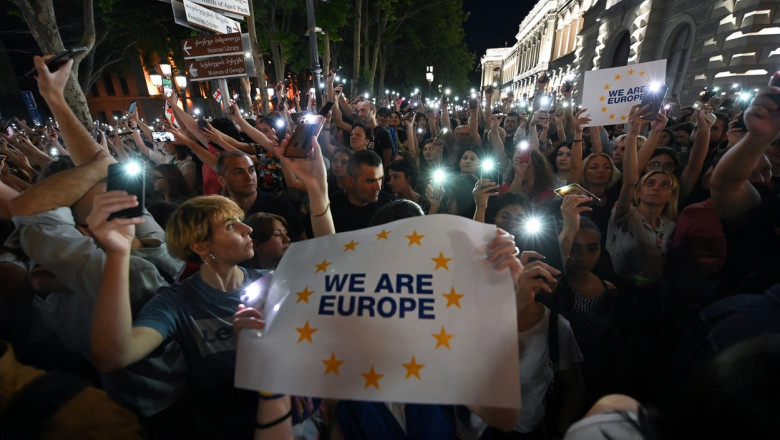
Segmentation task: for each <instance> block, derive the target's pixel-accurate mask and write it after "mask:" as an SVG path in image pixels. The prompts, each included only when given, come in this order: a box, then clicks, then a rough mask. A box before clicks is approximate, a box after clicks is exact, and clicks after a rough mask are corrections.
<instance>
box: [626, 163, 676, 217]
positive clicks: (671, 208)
mask: <svg viewBox="0 0 780 440" xmlns="http://www.w3.org/2000/svg"><path fill="white" fill-rule="evenodd" d="M656 174H663V175H665V176H669V177H670V178H671V179H672V200H669V202H667V203H666V206H664V210H663V211H662V212H661V217H664V218H666V219H669V220H677V198H678V197H679V196H680V181H678V180H677V177H676V176H675V175H674V174H672V173H670V172H667V171H663V170H653V171H650V172H648V173H647V174H645V175H644V176H642V178H641V179H639V184H637V186H636V188H634V206H639V191H640V190H641V189H642V187H643V186H645V182H647V179H649V178H650V177H652V176H655V175H656Z"/></svg>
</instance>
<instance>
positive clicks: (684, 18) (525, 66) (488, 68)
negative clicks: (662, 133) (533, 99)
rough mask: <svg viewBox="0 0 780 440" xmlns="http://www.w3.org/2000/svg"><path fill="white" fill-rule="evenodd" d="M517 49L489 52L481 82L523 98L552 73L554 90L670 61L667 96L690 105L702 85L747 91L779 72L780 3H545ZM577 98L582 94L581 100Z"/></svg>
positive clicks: (522, 29) (524, 27) (525, 24)
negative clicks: (606, 71)
mask: <svg viewBox="0 0 780 440" xmlns="http://www.w3.org/2000/svg"><path fill="white" fill-rule="evenodd" d="M516 39H517V41H516V42H515V43H514V45H513V46H512V47H509V48H502V49H488V50H487V52H486V53H485V55H484V56H483V57H482V59H481V64H482V72H483V73H482V84H483V85H488V84H498V85H499V90H498V91H497V92H496V93H500V95H501V96H502V97H503V96H506V94H507V93H508V92H509V91H512V92H513V93H514V94H515V97H516V98H519V100H522V99H523V95H526V96H531V95H532V94H533V93H534V89H535V81H536V78H537V77H538V75H539V74H540V73H541V72H543V71H547V72H549V73H550V75H551V77H552V80H551V82H550V84H549V91H553V90H558V87H559V86H560V85H561V83H562V82H563V80H564V78H565V77H566V76H568V75H572V76H574V77H576V78H577V81H578V83H580V85H581V83H582V78H583V76H582V75H583V73H584V72H586V71H589V70H594V69H603V68H609V67H619V66H625V65H627V64H636V63H642V62H646V61H653V60H658V59H664V58H665V59H666V60H667V73H666V82H667V83H668V84H669V92H668V93H667V96H668V97H673V96H675V95H676V96H677V97H679V98H680V101H681V103H682V104H683V105H685V104H690V103H692V102H694V101H695V99H696V97H697V96H698V94H699V92H700V90H701V89H702V87H705V86H707V87H718V88H720V89H721V90H729V89H731V88H732V87H734V86H735V85H736V89H735V90H739V91H741V92H743V94H744V96H745V97H747V95H748V94H750V93H753V91H754V89H755V88H757V87H760V86H761V85H764V84H766V81H767V79H768V76H769V74H770V73H771V72H773V71H775V70H780V3H778V2H777V1H771V0H715V1H693V0H597V1H596V0H540V1H539V2H538V3H536V5H535V6H534V7H533V9H532V10H531V12H529V14H528V15H527V16H526V17H525V18H523V20H522V22H521V23H520V25H519V29H518V33H517V35H516ZM577 98H578V95H577V93H576V92H575V96H574V101H575V103H576V102H577Z"/></svg>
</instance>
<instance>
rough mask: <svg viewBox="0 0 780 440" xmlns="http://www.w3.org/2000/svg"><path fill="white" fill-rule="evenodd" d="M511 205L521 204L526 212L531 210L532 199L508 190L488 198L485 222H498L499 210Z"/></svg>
mask: <svg viewBox="0 0 780 440" xmlns="http://www.w3.org/2000/svg"><path fill="white" fill-rule="evenodd" d="M509 205H520V206H522V207H523V209H525V211H526V212H529V213H530V212H531V201H530V200H529V199H528V197H526V196H524V195H522V194H518V193H514V192H506V193H504V194H501V195H498V196H495V197H491V198H489V199H488V204H487V208H485V223H490V224H491V225H494V224H496V216H497V215H498V211H501V210H502V209H504V207H506V206H509Z"/></svg>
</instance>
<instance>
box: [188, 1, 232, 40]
mask: <svg viewBox="0 0 780 440" xmlns="http://www.w3.org/2000/svg"><path fill="white" fill-rule="evenodd" d="M184 11H185V12H186V14H187V22H189V23H190V24H193V25H195V26H198V27H202V28H206V29H209V30H212V31H214V32H218V33H220V34H232V33H235V32H241V25H240V24H239V23H238V22H237V21H235V20H231V19H229V18H227V17H225V16H223V15H221V14H219V13H217V12H214V11H212V10H210V9H207V8H204V7H202V6H199V5H198V4H196V3H195V2H194V1H192V0H184Z"/></svg>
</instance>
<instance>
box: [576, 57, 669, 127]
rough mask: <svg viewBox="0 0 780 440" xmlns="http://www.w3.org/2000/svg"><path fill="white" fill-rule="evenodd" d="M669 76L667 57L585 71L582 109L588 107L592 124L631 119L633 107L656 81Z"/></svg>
mask: <svg viewBox="0 0 780 440" xmlns="http://www.w3.org/2000/svg"><path fill="white" fill-rule="evenodd" d="M665 78H666V60H658V61H650V62H647V63H641V64H632V65H629V66H624V67H613V68H611V69H599V70H591V71H589V72H585V83H584V85H583V89H582V108H586V109H588V111H587V112H585V115H584V116H586V117H589V118H590V119H591V122H590V124H588V125H589V126H598V125H613V124H623V123H626V122H628V113H629V112H630V111H631V107H632V106H634V105H638V104H639V103H640V102H642V97H643V96H644V94H645V91H646V90H647V88H648V87H649V86H650V84H651V83H653V82H658V83H663V82H664V81H665Z"/></svg>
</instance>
